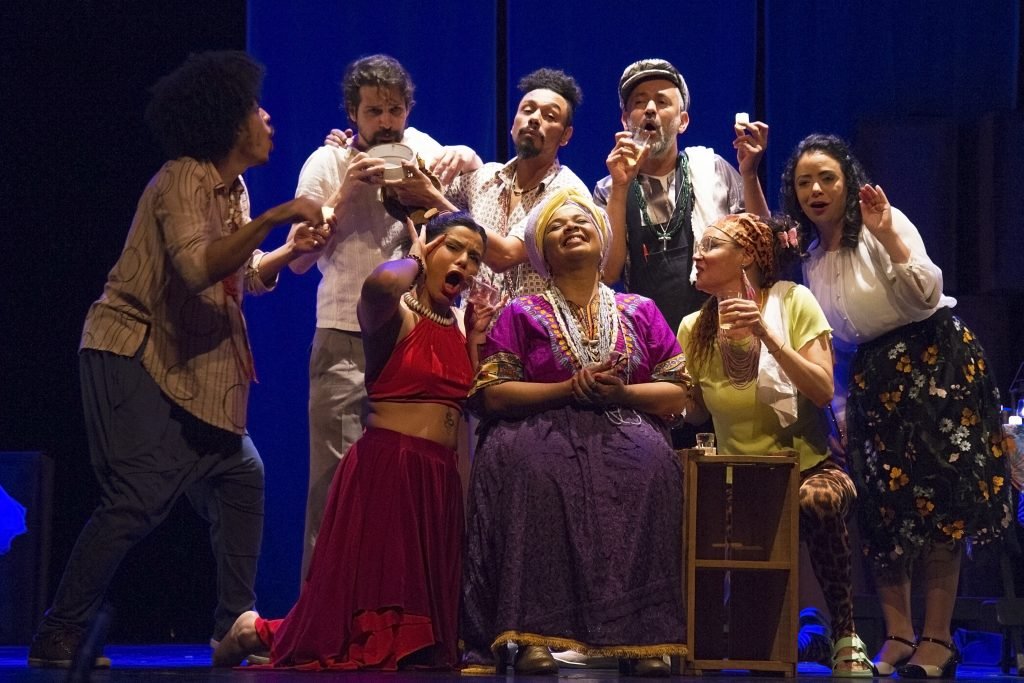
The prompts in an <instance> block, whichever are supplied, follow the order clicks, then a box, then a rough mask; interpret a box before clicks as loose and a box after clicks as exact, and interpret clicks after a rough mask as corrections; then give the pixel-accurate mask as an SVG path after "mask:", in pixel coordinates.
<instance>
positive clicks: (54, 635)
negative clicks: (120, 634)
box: [28, 629, 110, 669]
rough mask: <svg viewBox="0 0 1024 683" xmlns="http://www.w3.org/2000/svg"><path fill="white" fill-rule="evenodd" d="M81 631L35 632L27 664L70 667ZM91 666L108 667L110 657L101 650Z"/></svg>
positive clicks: (79, 640)
mask: <svg viewBox="0 0 1024 683" xmlns="http://www.w3.org/2000/svg"><path fill="white" fill-rule="evenodd" d="M82 637H83V633H82V631H80V630H77V629H61V630H57V631H50V632H49V633H37V634H36V635H35V636H34V637H33V638H32V646H31V647H30V648H29V650H28V665H29V666H32V667H53V668H58V669H70V668H71V663H72V662H73V661H74V659H75V653H76V652H77V651H78V647H79V645H80V644H81V642H82ZM93 668H96V669H109V668H110V658H109V657H105V656H104V655H103V653H102V652H99V653H97V655H96V659H95V660H93Z"/></svg>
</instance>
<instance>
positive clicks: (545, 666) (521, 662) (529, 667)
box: [513, 645, 558, 676]
mask: <svg viewBox="0 0 1024 683" xmlns="http://www.w3.org/2000/svg"><path fill="white" fill-rule="evenodd" d="M513 668H514V669H515V672H516V673H517V674H519V675H520V676H557V675H558V662H556V661H555V658H554V657H552V656H551V650H549V649H548V648H547V647H546V646H544V645H520V646H519V651H518V652H516V662H515V665H514V666H513Z"/></svg>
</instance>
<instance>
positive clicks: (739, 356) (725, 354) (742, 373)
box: [718, 290, 767, 389]
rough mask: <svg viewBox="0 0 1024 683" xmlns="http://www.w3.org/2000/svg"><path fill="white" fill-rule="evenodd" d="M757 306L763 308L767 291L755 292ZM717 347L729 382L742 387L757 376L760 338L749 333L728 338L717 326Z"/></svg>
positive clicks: (720, 327)
mask: <svg viewBox="0 0 1024 683" xmlns="http://www.w3.org/2000/svg"><path fill="white" fill-rule="evenodd" d="M755 296H757V298H758V299H759V301H758V308H759V309H760V310H764V304H765V301H766V300H767V292H766V291H765V290H761V291H760V292H759V293H758V294H756V295H755ZM718 349H719V351H721V353H722V367H723V368H724V369H725V375H726V377H728V378H729V384H731V385H732V386H733V387H734V388H736V389H742V388H743V387H745V386H747V385H748V384H750V383H751V382H753V381H754V379H755V378H757V371H758V369H759V366H760V361H761V339H760V338H759V337H755V336H754V335H750V336H749V337H747V338H745V339H740V340H736V339H730V338H729V337H728V336H726V333H725V330H723V329H722V326H721V325H719V326H718Z"/></svg>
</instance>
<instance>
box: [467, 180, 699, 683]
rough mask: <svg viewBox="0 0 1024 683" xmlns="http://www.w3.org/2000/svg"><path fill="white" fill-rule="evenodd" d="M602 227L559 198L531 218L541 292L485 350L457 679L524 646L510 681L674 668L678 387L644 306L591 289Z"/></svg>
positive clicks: (679, 598)
mask: <svg viewBox="0 0 1024 683" xmlns="http://www.w3.org/2000/svg"><path fill="white" fill-rule="evenodd" d="M609 241H610V232H609V229H608V222H607V217H606V216H605V214H604V212H603V211H602V210H601V209H599V208H597V207H596V206H595V205H594V204H593V203H592V202H591V201H590V198H589V197H587V196H585V195H583V194H580V193H579V192H576V191H573V190H561V191H559V192H556V193H555V194H554V196H552V197H551V198H550V199H548V200H547V201H545V202H543V203H541V204H539V205H538V206H537V207H535V208H534V210H533V212H531V214H530V218H529V224H528V227H527V230H526V246H527V252H528V253H529V256H530V262H531V264H532V265H533V267H534V268H536V269H537V271H538V272H539V273H541V274H542V275H543V276H545V277H546V278H548V279H549V282H550V284H549V286H548V288H547V289H546V290H545V292H544V293H542V294H537V295H531V296H524V297H520V298H518V299H515V300H514V301H512V302H511V303H510V304H508V306H506V307H505V309H504V310H503V311H502V312H501V314H500V317H499V318H498V320H497V321H496V322H495V324H494V326H493V328H492V329H491V331H490V333H489V334H488V338H487V341H486V342H485V344H484V345H483V347H482V349H481V352H480V358H481V359H482V360H481V367H480V370H479V372H478V374H477V379H476V383H475V386H474V388H473V391H472V392H471V403H472V404H475V407H476V409H477V410H478V411H479V412H480V413H481V414H482V416H483V418H484V421H483V424H482V428H481V433H482V436H481V441H480V445H479V447H478V449H477V451H476V456H475V459H474V462H473V472H472V476H471V480H470V492H469V521H468V537H467V548H466V557H465V564H464V573H463V614H462V619H463V627H462V628H463V633H462V635H463V639H464V641H465V644H466V648H467V663H470V664H474V663H479V664H485V663H490V662H491V661H493V660H492V653H494V654H497V655H498V657H497V661H498V664H499V666H500V665H501V664H502V662H503V653H504V652H505V651H506V645H507V644H508V643H515V644H517V645H518V652H517V656H516V662H515V670H516V672H517V673H520V674H544V673H550V674H554V673H557V671H558V667H557V664H556V662H555V661H554V659H553V658H552V657H551V653H550V648H552V647H554V648H570V649H573V650H577V651H580V652H582V653H584V654H588V655H596V656H605V657H618V658H620V660H622V661H623V663H624V666H626V667H627V668H628V669H629V670H630V671H631V672H632V673H634V674H638V675H655V676H656V675H668V673H669V667H668V665H667V664H666V662H665V660H664V657H665V656H667V655H682V654H684V653H685V646H684V645H683V642H684V639H685V624H684V600H683V594H682V549H681V537H682V495H683V492H682V471H681V465H680V463H679V461H678V459H677V457H676V455H675V453H674V452H673V450H672V448H671V445H670V442H669V439H668V437H667V432H666V429H665V426H664V424H663V423H662V420H661V416H667V415H671V414H676V413H680V412H682V410H683V407H684V404H685V402H686V401H687V398H688V385H689V378H688V377H687V375H686V373H685V363H684V359H683V355H682V352H681V351H680V349H679V344H678V342H677V341H676V338H675V335H674V334H673V332H672V330H671V329H669V327H668V325H667V323H666V322H665V320H664V318H663V317H662V315H661V313H660V312H659V311H658V309H657V308H656V307H655V305H654V304H653V302H651V301H650V300H649V299H646V298H644V297H641V296H636V295H633V294H616V293H614V292H613V291H612V290H611V289H609V288H608V287H606V286H604V285H602V284H601V277H600V274H601V266H602V264H603V263H604V259H605V257H606V255H607V252H608V246H609Z"/></svg>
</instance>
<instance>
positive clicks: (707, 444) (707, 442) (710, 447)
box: [696, 432, 718, 455]
mask: <svg viewBox="0 0 1024 683" xmlns="http://www.w3.org/2000/svg"><path fill="white" fill-rule="evenodd" d="M696 448H697V450H701V451H704V455H715V454H716V453H718V449H716V448H715V433H714V432H698V433H697V446H696Z"/></svg>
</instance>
